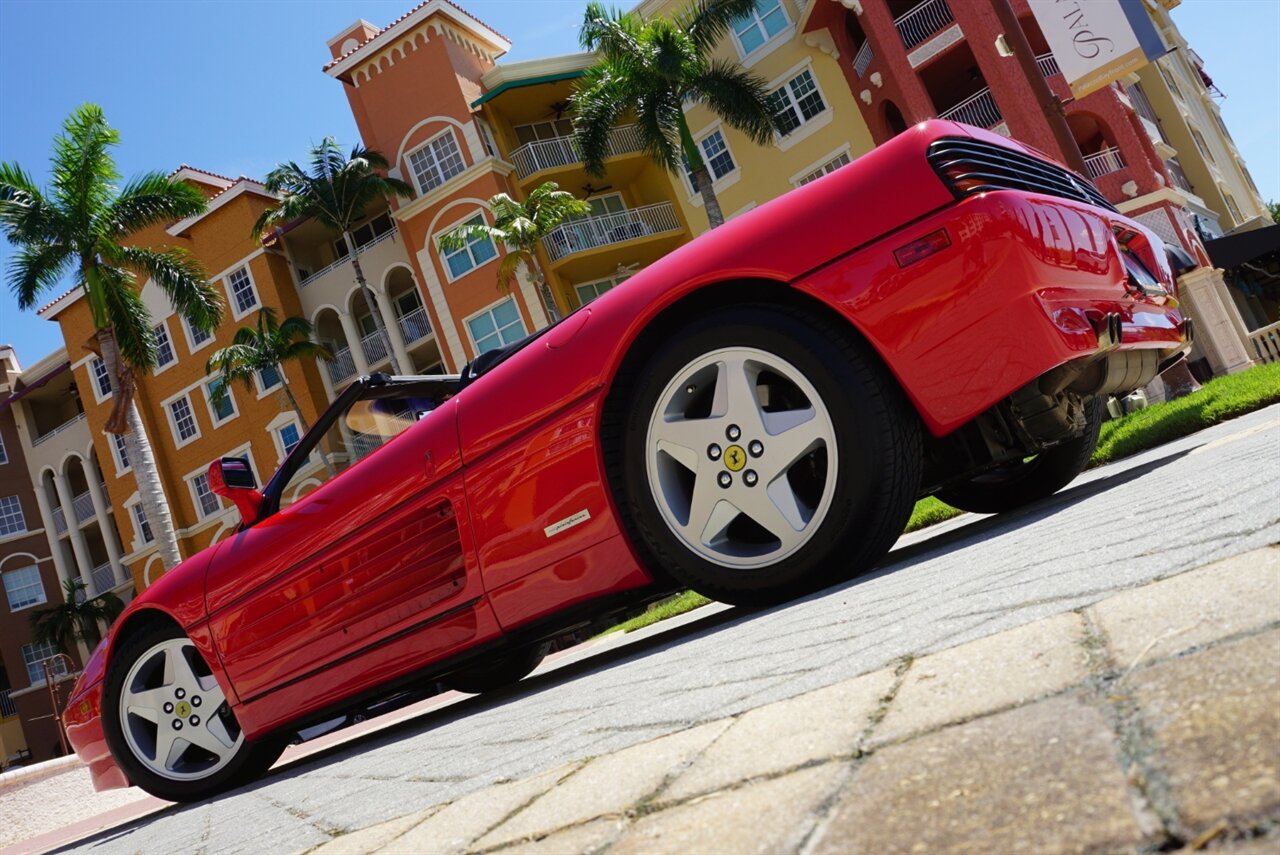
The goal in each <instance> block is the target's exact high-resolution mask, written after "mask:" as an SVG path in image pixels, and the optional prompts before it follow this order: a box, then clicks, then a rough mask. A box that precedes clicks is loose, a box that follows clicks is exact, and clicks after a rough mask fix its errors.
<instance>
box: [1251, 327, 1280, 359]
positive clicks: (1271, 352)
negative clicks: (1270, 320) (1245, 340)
mask: <svg viewBox="0 0 1280 855" xmlns="http://www.w3.org/2000/svg"><path fill="white" fill-rule="evenodd" d="M1249 344H1251V345H1253V351H1254V354H1255V355H1256V356H1257V359H1258V361H1259V362H1280V323H1275V324H1271V325H1270V326H1265V327H1262V328H1261V329H1256V330H1254V331H1253V332H1251V333H1249Z"/></svg>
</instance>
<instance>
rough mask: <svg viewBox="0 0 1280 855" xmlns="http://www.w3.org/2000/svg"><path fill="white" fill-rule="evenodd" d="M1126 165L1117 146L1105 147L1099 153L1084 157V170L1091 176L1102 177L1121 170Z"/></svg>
mask: <svg viewBox="0 0 1280 855" xmlns="http://www.w3.org/2000/svg"><path fill="white" fill-rule="evenodd" d="M1124 166H1125V163H1124V158H1123V157H1122V156H1121V155H1120V149H1118V148H1116V147H1115V146H1112V147H1111V148H1104V149H1103V150H1102V151H1100V152H1098V153H1097V154H1091V155H1089V156H1088V157H1086V158H1085V159H1084V171H1085V174H1086V175H1088V176H1089V177H1090V178H1101V177H1102V176H1104V175H1108V174H1110V173H1112V172H1119V171H1120V170H1122V169H1124Z"/></svg>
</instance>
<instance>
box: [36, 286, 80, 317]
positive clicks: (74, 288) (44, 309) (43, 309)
mask: <svg viewBox="0 0 1280 855" xmlns="http://www.w3.org/2000/svg"><path fill="white" fill-rule="evenodd" d="M79 290H80V286H79V285H73V286H71V287H70V288H68V289H67V290H66V291H63V292H62V293H61V294H59V295H58V296H56V297H54V298H53V299H52V300H50V301H49V302H47V303H45V304H44V305H43V306H41V307H40V308H38V309H36V314H37V315H43V314H44V313H45V312H47V311H48V310H49V309H52V308H53V304H54V303H56V302H58V301H59V300H61V299H62V298H63V297H69V296H71V295H72V294H74V293H75V292H77V291H79Z"/></svg>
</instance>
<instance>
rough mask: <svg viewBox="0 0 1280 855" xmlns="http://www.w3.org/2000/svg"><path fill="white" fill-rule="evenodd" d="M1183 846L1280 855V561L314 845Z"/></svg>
mask: <svg viewBox="0 0 1280 855" xmlns="http://www.w3.org/2000/svg"><path fill="white" fill-rule="evenodd" d="M405 807H406V809H412V808H414V807H415V806H414V805H411V804H406V805H405ZM1179 849H1186V850H1199V849H1207V850H1213V851H1225V852H1233V853H1264V852H1266V853H1273V852H1276V851H1280V548H1278V547H1276V546H1272V547H1269V548H1266V549H1262V550H1257V551H1254V552H1250V553H1246V554H1244V555H1240V556H1237V557H1235V558H1232V559H1228V560H1226V561H1222V562H1219V563H1217V564H1212V565H1209V566H1206V567H1202V568H1200V569H1198V570H1193V571H1190V572H1187V573H1184V574H1181V575H1178V576H1175V577H1172V578H1169V579H1165V580H1163V581H1158V582H1154V583H1152V584H1149V585H1145V586H1143V587H1140V588H1135V589H1132V590H1129V591H1126V592H1123V593H1121V594H1118V595H1115V596H1112V597H1110V598H1108V599H1105V600H1102V601H1100V602H1098V603H1095V604H1094V605H1092V606H1089V607H1087V608H1084V609H1081V610H1079V611H1076V612H1068V613H1065V614H1060V615H1056V616H1053V617H1050V618H1046V619H1044V620H1041V621H1038V622H1036V623H1032V624H1028V625H1025V626H1022V627H1019V628H1017V629H1013V630H1009V631H1007V632H1003V633H999V634H997V635H993V636H989V637H987V638H983V639H980V640H977V641H973V642H970V643H967V644H964V645H961V646H959V647H952V648H949V649H944V650H940V651H936V652H932V651H925V652H924V655H921V656H918V657H907V658H904V659H903V660H900V661H899V662H898V663H897V664H896V667H893V668H888V669H885V670H882V671H877V672H874V673H870V674H864V675H862V676H860V677H857V678H855V679H852V680H848V681H845V682H843V683H839V684H837V685H834V686H830V687H828V688H825V689H821V690H818V691H815V692H811V693H808V694H805V695H801V696H799V697H795V698H791V699H789V700H786V701H781V702H779V703H774V704H769V705H767V706H762V707H758V708H756V709H753V710H751V711H749V712H746V713H743V714H742V715H739V716H735V717H731V718H725V719H721V720H718V721H713V722H710V723H707V724H702V725H699V726H696V727H692V728H689V729H686V730H683V731H679V732H676V733H673V734H670V735H668V736H664V737H661V738H659V739H655V740H652V741H649V742H645V743H641V744H639V745H634V746H631V747H630V748H626V749H624V750H621V751H618V752H616V753H612V754H606V755H603V756H599V757H594V758H591V759H588V760H585V761H582V762H578V763H573V764H570V765H567V766H564V767H561V768H558V769H554V770H552V771H549V772H546V773H543V774H541V775H537V776H535V777H531V778H527V779H522V780H515V781H509V782H503V783H499V784H497V785H494V786H491V787H488V788H487V789H484V790H480V791H478V792H475V793H472V794H470V795H467V796H464V797H462V798H460V799H458V800H456V801H453V802H451V803H446V804H435V805H421V806H420V808H419V809H418V810H416V811H414V812H408V813H406V815H405V816H402V817H400V818H399V819H394V820H391V821H389V822H385V823H382V824H379V825H374V826H372V827H369V828H364V829H362V830H359V831H355V832H351V833H348V834H342V835H340V836H336V837H335V838H334V839H333V840H331V841H330V842H328V843H326V844H324V845H323V846H320V847H318V848H314V849H312V850H310V852H311V853H314V855H321V853H322V855H337V853H364V852H375V851H377V852H405V853H421V852H431V853H443V852H500V853H503V855H506V853H557V855H559V853H576V852H582V853H587V852H592V853H594V852H600V851H605V850H607V851H608V852H609V853H611V855H615V853H616V854H617V855H620V854H621V853H635V852H645V853H659V852H671V853H729V852H732V853H746V852H770V853H771V852H800V853H804V855H810V853H813V855H826V853H862V852H866V853H889V852H930V853H933V852H974V853H979V852H981V853H986V852H1015V851H1026V852H1037V853H1040V852H1104V851H1105V852H1113V851H1147V852H1151V851H1156V850H1161V851H1175V850H1179Z"/></svg>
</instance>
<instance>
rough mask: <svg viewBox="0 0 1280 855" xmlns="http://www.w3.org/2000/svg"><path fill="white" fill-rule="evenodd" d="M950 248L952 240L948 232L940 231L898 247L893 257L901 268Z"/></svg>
mask: <svg viewBox="0 0 1280 855" xmlns="http://www.w3.org/2000/svg"><path fill="white" fill-rule="evenodd" d="M949 246H951V238H949V237H947V230H946V229H938V230H937V231H936V232H930V233H929V234H927V235H925V236H924V237H922V238H920V239H919V240H913V241H912V242H911V243H909V244H906V245H905V246H900V247H898V248H897V249H895V250H894V251H893V257H894V258H896V259H897V260H898V266H899V267H907V266H909V265H912V264H915V263H916V262H917V261H920V260H921V259H924V258H928V257H929V256H931V255H933V254H934V253H935V252H941V251H942V250H944V249H946V248H947V247H949Z"/></svg>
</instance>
